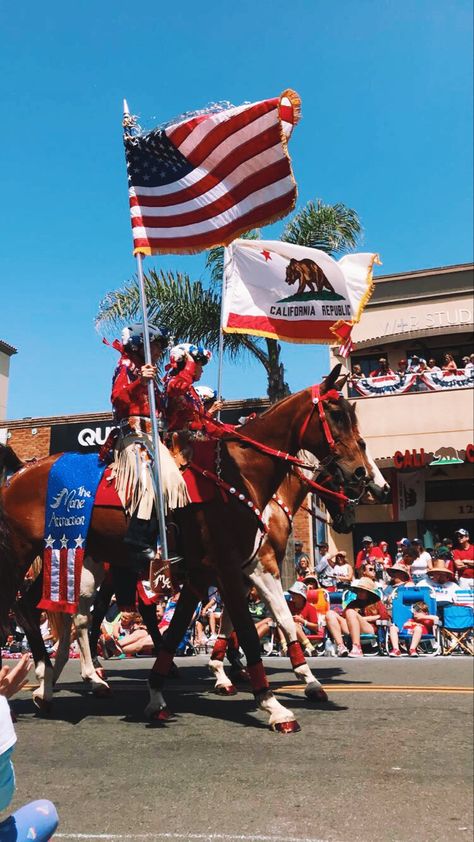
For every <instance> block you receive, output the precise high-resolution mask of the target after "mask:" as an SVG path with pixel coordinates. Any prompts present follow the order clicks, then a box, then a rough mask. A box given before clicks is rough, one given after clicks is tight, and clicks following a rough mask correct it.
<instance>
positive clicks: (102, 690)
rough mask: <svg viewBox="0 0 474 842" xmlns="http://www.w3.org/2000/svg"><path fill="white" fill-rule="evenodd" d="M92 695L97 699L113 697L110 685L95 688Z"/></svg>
mask: <svg viewBox="0 0 474 842" xmlns="http://www.w3.org/2000/svg"><path fill="white" fill-rule="evenodd" d="M92 694H93V696H94V697H95V698H96V699H108V698H109V697H110V696H111V695H112V690H111V688H110V687H109V685H108V684H105V685H104V684H98V685H97V686H96V687H94V688H93V690H92Z"/></svg>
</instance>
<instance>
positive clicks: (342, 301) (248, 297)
mask: <svg viewBox="0 0 474 842" xmlns="http://www.w3.org/2000/svg"><path fill="white" fill-rule="evenodd" d="M376 262H377V263H379V262H380V261H379V260H378V255H377V254H373V253H361V254H348V255H346V256H345V257H342V258H341V259H340V260H334V258H333V257H330V256H329V255H328V254H326V253H325V252H323V251H319V249H310V248H305V247H304V246H296V245H291V244H290V243H282V242H280V241H279V240H267V241H265V240H234V242H233V243H232V244H231V245H230V246H229V247H228V248H227V249H226V251H225V257H224V302H223V330H224V332H226V333H250V334H254V335H256V336H268V337H271V338H273V339H282V340H284V341H286V342H307V343H327V344H331V343H336V342H345V341H347V339H348V335H350V329H351V328H352V325H354V324H356V322H358V321H359V319H360V317H361V314H362V311H363V309H364V307H365V305H366V303H367V301H368V300H369V298H370V296H371V294H372V290H373V281H372V267H373V265H374V263H376Z"/></svg>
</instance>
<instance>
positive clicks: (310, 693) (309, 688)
mask: <svg viewBox="0 0 474 842" xmlns="http://www.w3.org/2000/svg"><path fill="white" fill-rule="evenodd" d="M304 694H305V696H306V698H307V699H309V701H310V702H318V703H319V704H324V703H325V702H328V701H329V697H328V694H327V693H326V691H325V689H324V687H321V685H320V684H316V683H315V682H314V681H313V683H312V684H307V685H306V687H305V688H304Z"/></svg>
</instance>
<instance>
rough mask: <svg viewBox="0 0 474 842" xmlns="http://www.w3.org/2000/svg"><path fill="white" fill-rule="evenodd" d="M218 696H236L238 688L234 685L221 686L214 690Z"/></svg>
mask: <svg viewBox="0 0 474 842" xmlns="http://www.w3.org/2000/svg"><path fill="white" fill-rule="evenodd" d="M214 693H215V694H216V696H236V695H237V688H236V687H234V685H233V684H220V685H219V686H218V687H215V688H214Z"/></svg>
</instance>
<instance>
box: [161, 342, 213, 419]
mask: <svg viewBox="0 0 474 842" xmlns="http://www.w3.org/2000/svg"><path fill="white" fill-rule="evenodd" d="M211 356H212V355H211V352H210V351H207V350H206V349H205V348H202V347H200V346H197V345H191V344H189V343H184V342H183V343H182V344H180V345H176V346H175V347H174V348H172V350H171V352H170V364H169V368H170V372H169V374H168V376H167V377H166V378H165V395H166V397H165V412H166V419H167V422H168V430H170V431H171V432H174V431H178V430H190V431H193V432H200V433H206V432H209V433H212V435H213V436H216V435H220V434H221V433H222V431H221V429H220V427H219V426H218V425H217V424H215V423H214V422H213V421H212V419H211V418H210V416H209V414H208V413H207V412H206V409H205V407H204V402H203V400H202V398H201V396H200V395H199V394H198V392H197V391H196V389H195V388H194V383H197V381H198V380H199V379H200V378H201V375H202V369H203V366H205V365H207V363H208V362H209V360H210V359H211ZM217 408H219V407H217Z"/></svg>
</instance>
